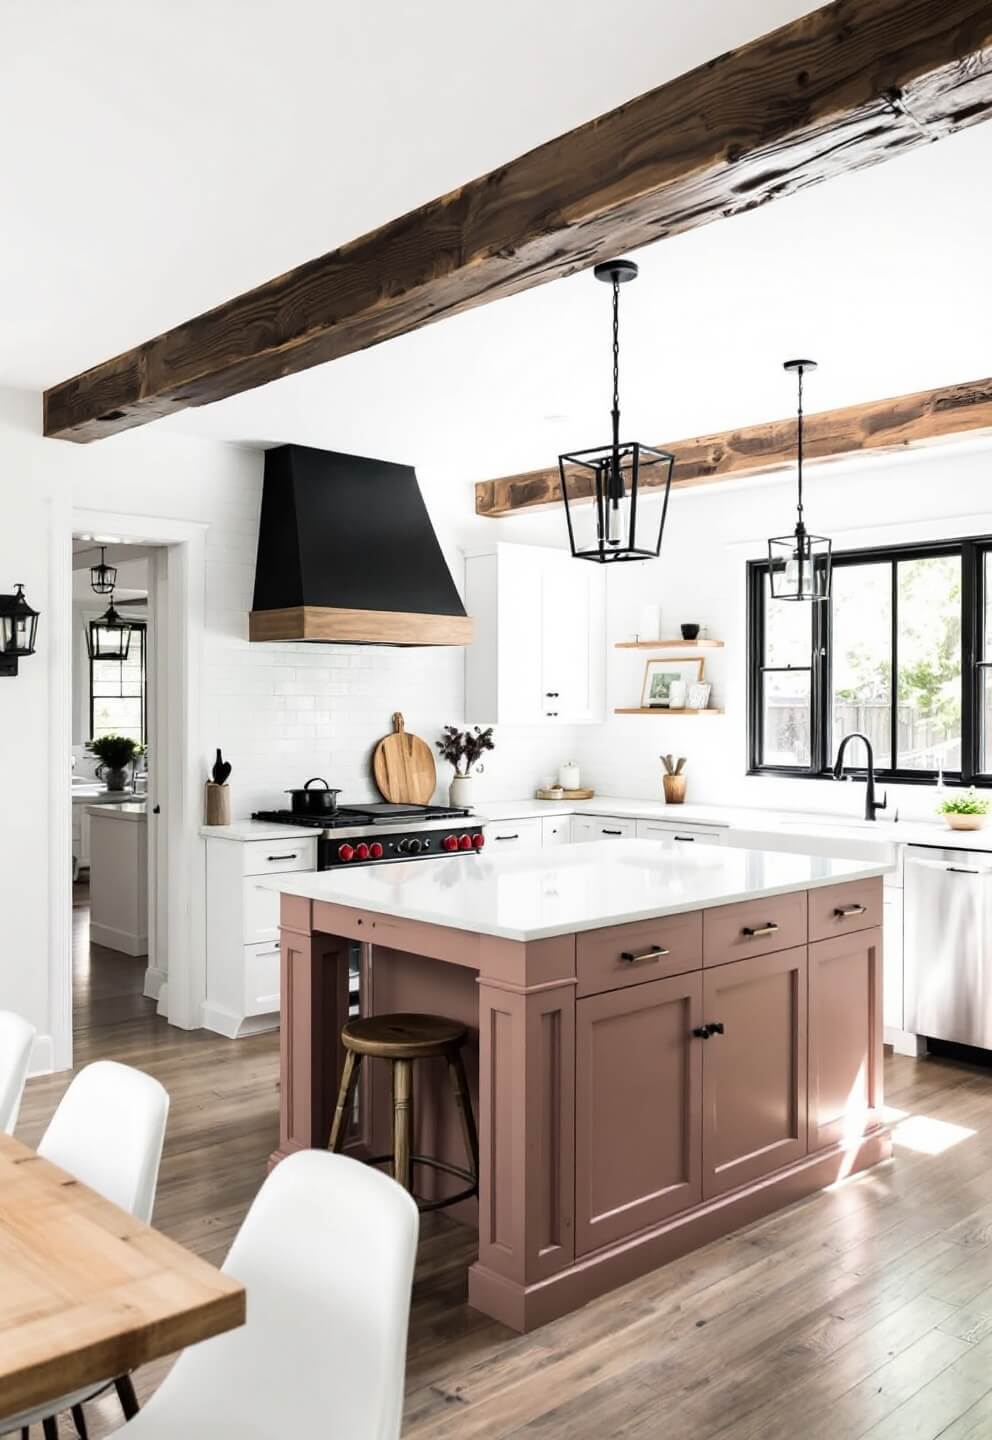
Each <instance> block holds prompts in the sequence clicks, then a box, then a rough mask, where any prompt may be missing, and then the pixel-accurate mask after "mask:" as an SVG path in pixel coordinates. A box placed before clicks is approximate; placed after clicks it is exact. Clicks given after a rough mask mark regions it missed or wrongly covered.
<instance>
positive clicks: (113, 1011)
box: [70, 535, 165, 1041]
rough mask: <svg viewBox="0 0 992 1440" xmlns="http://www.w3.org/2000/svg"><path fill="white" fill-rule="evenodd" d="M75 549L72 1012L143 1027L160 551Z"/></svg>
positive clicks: (152, 897) (80, 1032)
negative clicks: (155, 579)
mask: <svg viewBox="0 0 992 1440" xmlns="http://www.w3.org/2000/svg"><path fill="white" fill-rule="evenodd" d="M159 548H161V547H157V546H146V545H119V544H117V545H115V544H111V545H105V544H104V545H98V544H97V543H96V542H95V541H94V540H92V539H90V538H86V537H83V536H78V535H74V536H73V541H72V631H71V646H70V653H71V663H72V760H71V766H72V775H71V786H72V1016H73V1031H74V1034H75V1036H76V1038H77V1041H79V1040H81V1039H82V1038H83V1037H84V1036H85V1035H86V1033H87V1032H88V1031H90V1030H92V1029H93V1028H94V1027H95V1026H99V1027H100V1028H101V1029H102V1030H104V1031H105V1030H106V1027H107V1026H108V1025H116V1024H129V1023H134V1022H135V1021H144V1022H148V1021H149V1020H151V1017H153V1016H154V1015H155V1014H156V1012H157V1006H158V1000H159V995H160V992H161V989H162V985H163V983H164V979H165V975H164V970H163V968H162V966H161V965H159V964H158V963H157V959H158V957H157V956H156V954H155V936H154V933H153V931H154V927H153V926H152V927H150V924H149V921H150V917H151V916H153V915H154V911H155V906H156V900H157V876H156V874H155V872H154V869H153V868H152V867H150V865H149V846H148V834H149V818H150V817H149V812H148V764H149V757H150V755H151V754H153V753H154V748H155V738H156V737H155V734H154V730H155V723H156V704H155V678H156V665H155V659H156V643H157V633H156V616H155V604H154V595H153V576H154V573H155V571H156V569H157V566H158V563H159V561H158V557H157V556H156V550H157V549H159Z"/></svg>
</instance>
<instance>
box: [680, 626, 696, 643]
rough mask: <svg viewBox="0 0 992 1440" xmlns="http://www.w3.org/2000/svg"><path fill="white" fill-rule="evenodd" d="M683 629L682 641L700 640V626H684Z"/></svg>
mask: <svg viewBox="0 0 992 1440" xmlns="http://www.w3.org/2000/svg"><path fill="white" fill-rule="evenodd" d="M681 629H682V639H683V640H698V639H699V631H700V629H701V626H699V625H683V626H682V627H681Z"/></svg>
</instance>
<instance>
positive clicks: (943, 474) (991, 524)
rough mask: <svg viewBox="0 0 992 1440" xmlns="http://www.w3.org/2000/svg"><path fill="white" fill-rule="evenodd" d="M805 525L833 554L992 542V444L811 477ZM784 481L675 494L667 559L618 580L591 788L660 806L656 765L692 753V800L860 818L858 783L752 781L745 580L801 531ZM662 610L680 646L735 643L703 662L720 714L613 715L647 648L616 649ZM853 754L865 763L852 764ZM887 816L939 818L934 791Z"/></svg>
mask: <svg viewBox="0 0 992 1440" xmlns="http://www.w3.org/2000/svg"><path fill="white" fill-rule="evenodd" d="M807 478H808V486H807V522H808V524H809V525H810V528H811V529H813V530H815V531H817V532H818V533H820V534H825V535H829V536H830V537H831V538H832V540H833V542H834V547H835V549H836V550H844V549H853V548H857V547H860V546H862V545H868V546H870V545H884V544H890V543H896V542H899V541H912V540H931V539H936V538H941V537H946V538H953V537H957V536H959V535H968V534H975V535H981V534H988V533H992V484H990V481H992V447H989V446H976V447H970V448H964V447H960V448H959V447H957V446H953V447H950V446H948V447H941V448H937V449H932V450H927V451H917V452H907V453H906V454H904V455H900V456H893V457H886V458H882V457H878V456H873V457H871V458H869V459H866V460H861V461H855V462H852V463H850V464H847V463H845V464H844V465H843V466H841V465H839V464H838V465H831V466H821V467H815V468H811V469H810V471H809V472H808V477H807ZM794 506H795V492H794V486H793V484H792V482H791V481H790V480H788V479H781V480H779V479H777V480H776V481H775V482H774V483H769V482H762V483H760V484H744V483H740V484H732V485H726V486H714V487H703V488H700V489H698V490H695V491H684V492H682V493H679V494H676V495H674V496H673V498H672V503H671V509H670V513H669V519H668V523H667V526H666V535H665V541H664V545H663V547H662V556H661V558H660V559H659V560H657V561H650V562H646V563H645V564H644V565H625V566H621V567H619V569H618V570H617V571H615V572H611V574H610V575H609V577H608V580H609V583H608V587H607V590H608V605H607V613H608V620H607V635H608V640H609V642H610V650H609V655H608V662H607V674H608V707H609V711H610V717H609V720H608V723H607V724H606V725H605V726H602V727H597V729H596V730H595V732H593V733H588V734H585V735H582V736H580V739H579V749H580V758H581V759H582V761H583V767H584V776H583V780H584V781H588V783H590V784H594V785H595V786H596V787H597V789H599V790H600V791H601V792H602V793H604V794H607V793H608V794H614V795H645V796H652V797H656V798H659V799H660V798H661V764H660V761H659V758H658V757H659V756H660V755H661V754H663V753H667V752H668V751H675V753H676V754H678V755H687V756H688V757H689V763H688V766H687V774H688V776H689V790H688V798H689V799H690V800H697V801H707V802H717V803H719V802H726V803H728V804H738V805H759V806H760V805H779V806H783V807H786V808H790V809H791V808H795V809H817V810H820V809H827V810H837V811H841V812H844V813H851V814H860V813H862V807H863V804H864V790H863V787H862V786H861V785H851V786H840V785H831V784H829V783H826V782H821V781H810V780H778V779H770V778H767V777H749V776H747V775H746V773H745V772H746V768H747V752H746V744H747V739H746V665H745V624H746V617H745V590H744V571H745V564H746V561H747V560H748V559H758V558H761V557H762V556H763V555H764V554H766V553H767V552H766V542H767V537H768V536H769V535H779V534H783V533H787V532H788V531H789V529H790V528H791V527H792V525H793V524H794V515H795V509H794ZM647 601H652V602H660V604H661V609H662V633H663V634H664V635H665V636H672V637H674V636H678V634H679V625H680V623H681V622H682V621H698V622H700V623H702V624H704V625H705V626H706V627H707V632H708V634H709V635H710V636H712V637H713V638H716V639H722V640H724V641H725V642H726V649H725V650H723V651H711V652H707V653H706V658H705V664H706V676H705V678H706V679H708V680H711V681H712V682H713V687H714V693H713V696H712V700H711V703H712V704H714V705H717V706H724V707H725V708H726V712H727V713H726V715H725V716H724V717H715V716H706V717H703V718H700V719H694V718H691V717H674V716H672V717H668V718H664V717H657V716H653V715H652V716H640V715H633V716H614V715H613V714H612V710H613V708H614V707H616V706H624V705H637V704H639V696H640V686H641V681H642V678H643V673H644V662H645V659H646V658H647V655H646V652H644V651H637V650H633V651H631V650H627V651H624V650H615V649H614V648H612V647H613V642H615V641H616V640H621V639H631V638H633V633H634V631H635V630H636V628H637V623H638V615H639V611H640V606H641V604H642V603H643V602H647ZM852 758H855V759H856V758H857V757H852ZM887 788H888V789H889V791H890V797H891V798H890V802H889V804H890V810H889V814H891V813H892V808H893V807H894V806H895V805H898V806H899V807H900V812H901V813H902V814H904V815H909V814H918V815H929V814H932V812H933V807H934V803H935V800H934V795H933V791H932V790H931V789H930V788H929V787H923V786H901V787H899V786H890V787H887Z"/></svg>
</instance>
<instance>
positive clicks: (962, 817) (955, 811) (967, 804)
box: [937, 785, 990, 830]
mask: <svg viewBox="0 0 992 1440" xmlns="http://www.w3.org/2000/svg"><path fill="white" fill-rule="evenodd" d="M989 803H990V802H989V801H988V800H983V799H981V797H980V796H978V795H976V794H975V787H974V785H972V786H971V788H970V789H969V790H966V791H965V792H964V794H963V795H948V796H947V798H946V799H945V800H942V801H941V802H940V804H939V805H938V806H937V814H938V815H943V817H944V819H945V820H946V821H947V823H948V825H949V826H950V827H951V829H952V830H982V829H984V826H985V821H986V820H987V818H988V813H989Z"/></svg>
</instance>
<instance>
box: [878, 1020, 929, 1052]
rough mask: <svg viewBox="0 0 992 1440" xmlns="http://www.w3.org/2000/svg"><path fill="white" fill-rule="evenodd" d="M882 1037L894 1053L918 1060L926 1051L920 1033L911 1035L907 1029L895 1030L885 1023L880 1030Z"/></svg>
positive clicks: (925, 1044) (924, 1042) (925, 1043)
mask: <svg viewBox="0 0 992 1440" xmlns="http://www.w3.org/2000/svg"><path fill="white" fill-rule="evenodd" d="M882 1039H883V1040H884V1041H885V1043H886V1045H891V1046H892V1049H893V1052H894V1053H895V1054H896V1055H909V1056H910V1057H911V1058H912V1059H913V1060H918V1059H919V1058H920V1056H921V1055H925V1054H926V1053H927V1042H926V1039H925V1037H924V1036H922V1035H913V1034H912V1033H911V1032H910V1031H909V1030H897V1029H896V1028H895V1027H894V1026H892V1025H886V1026H885V1029H884V1030H883V1032H882Z"/></svg>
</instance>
